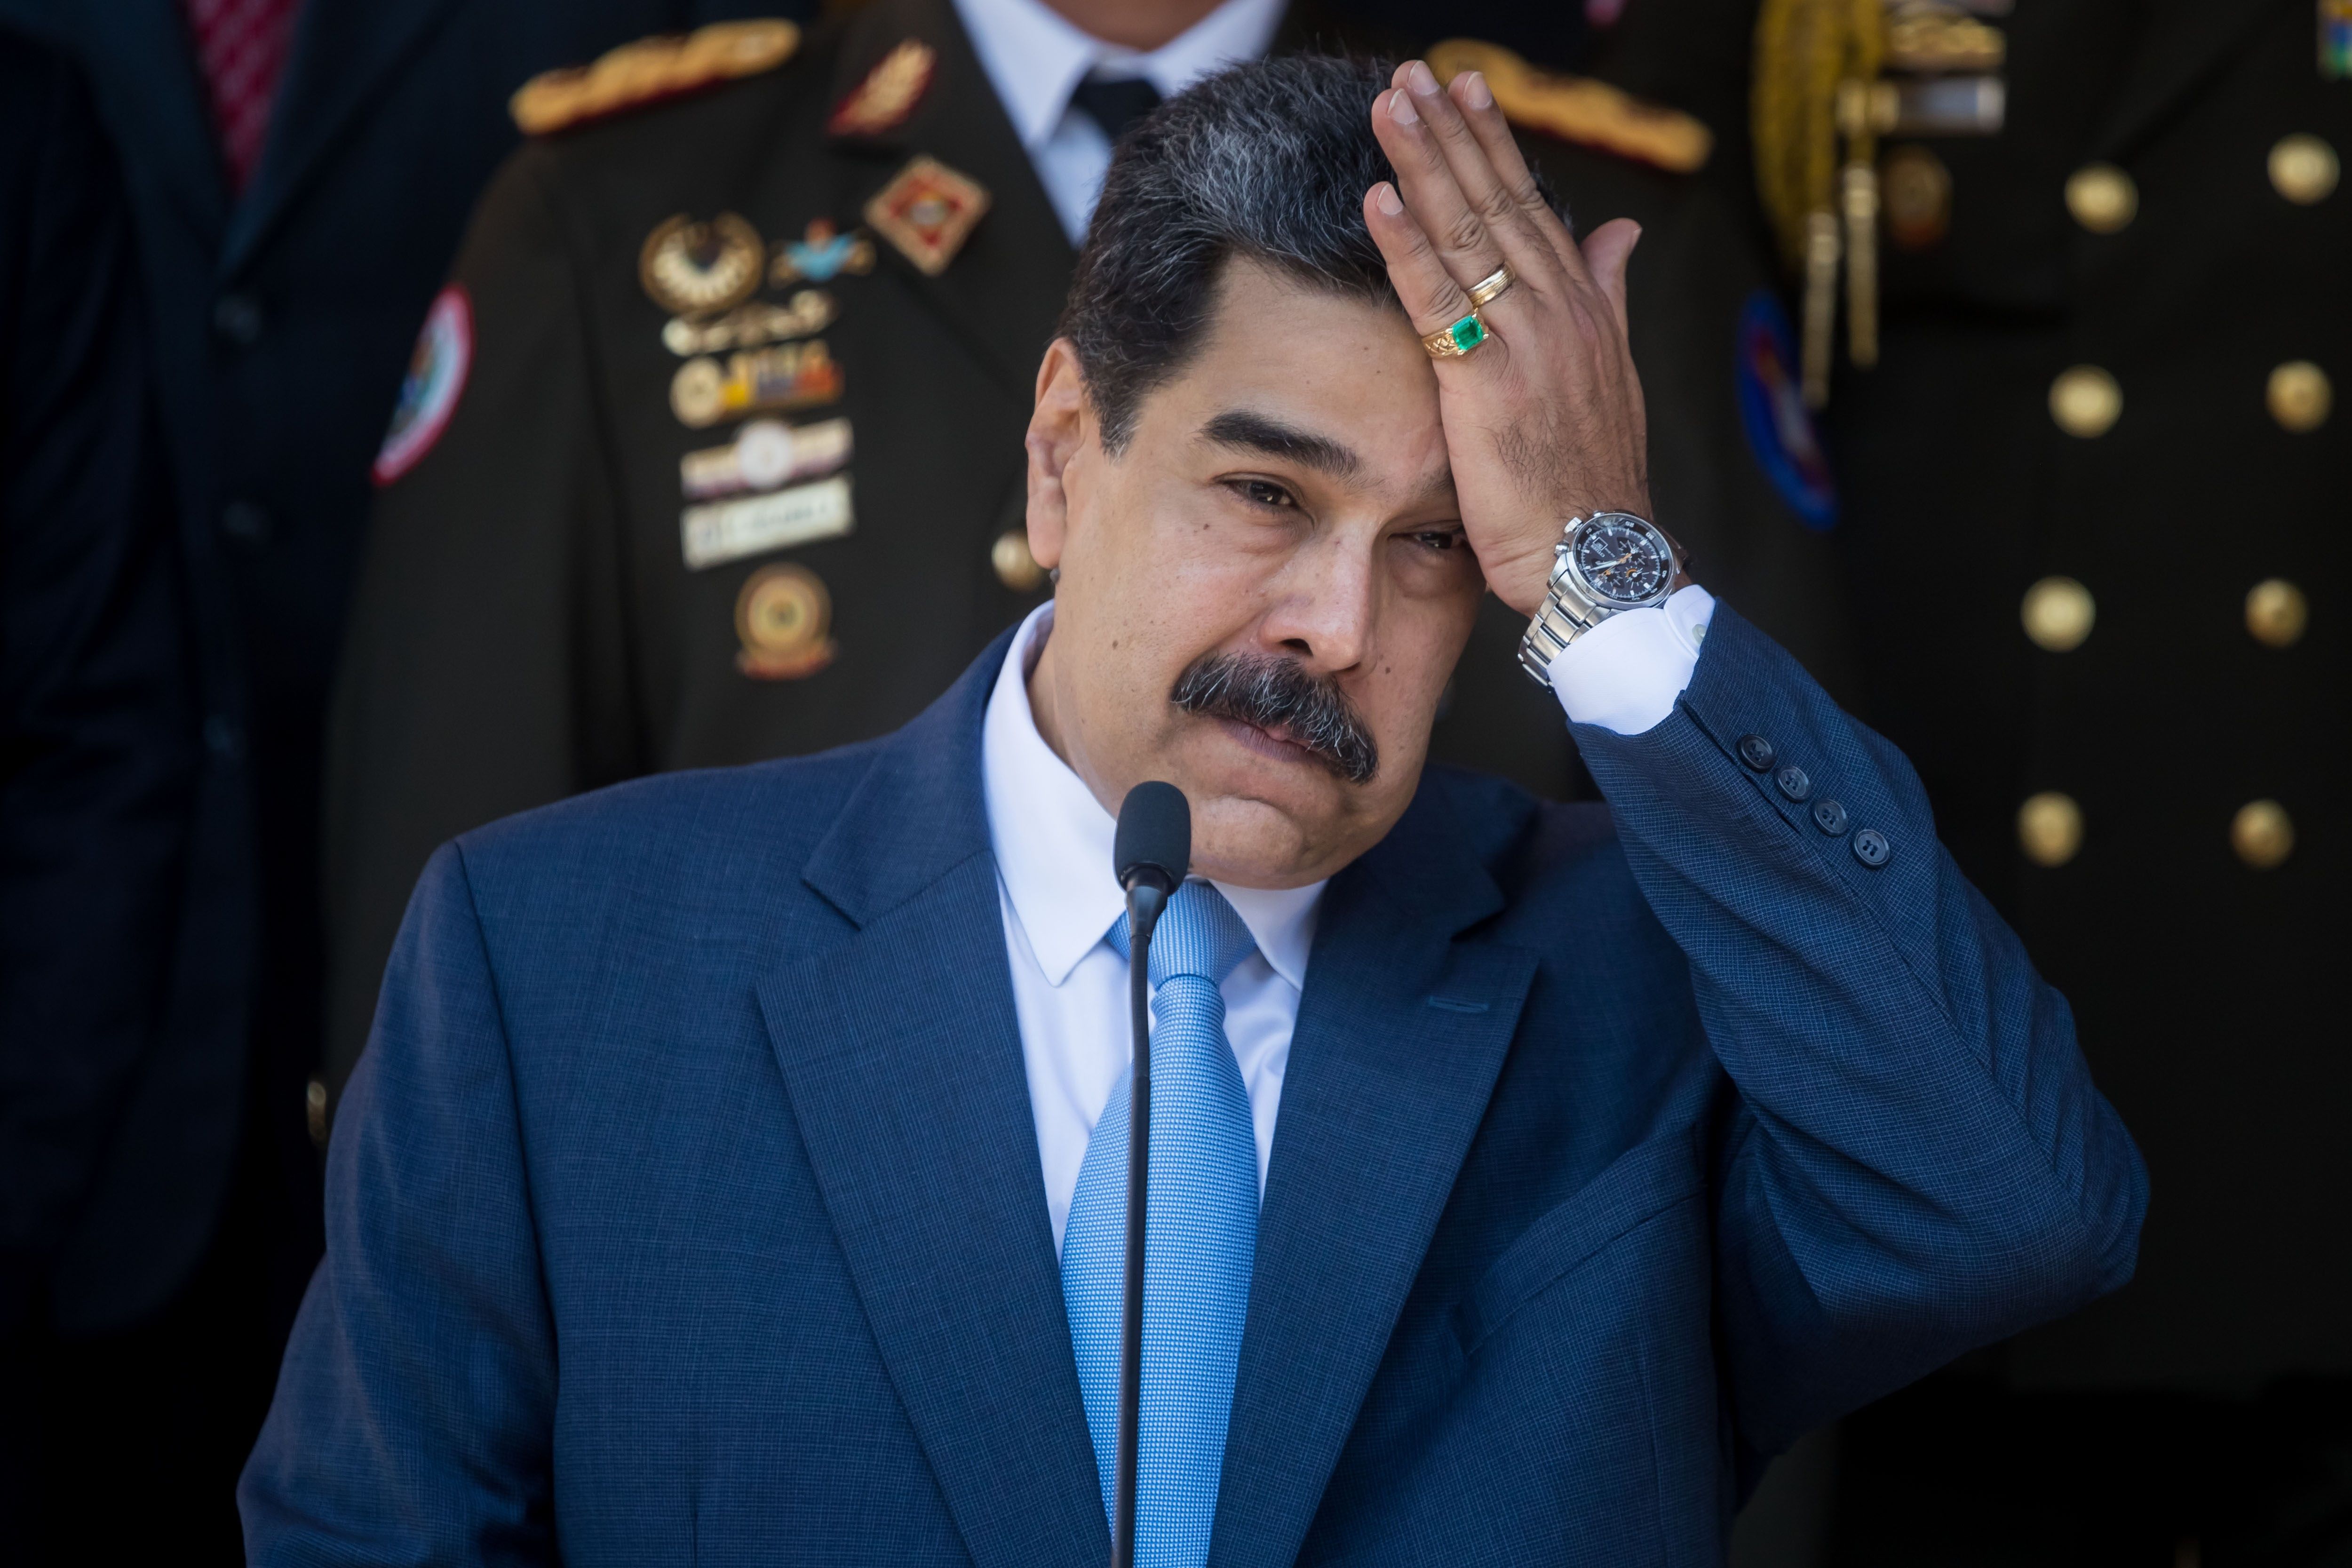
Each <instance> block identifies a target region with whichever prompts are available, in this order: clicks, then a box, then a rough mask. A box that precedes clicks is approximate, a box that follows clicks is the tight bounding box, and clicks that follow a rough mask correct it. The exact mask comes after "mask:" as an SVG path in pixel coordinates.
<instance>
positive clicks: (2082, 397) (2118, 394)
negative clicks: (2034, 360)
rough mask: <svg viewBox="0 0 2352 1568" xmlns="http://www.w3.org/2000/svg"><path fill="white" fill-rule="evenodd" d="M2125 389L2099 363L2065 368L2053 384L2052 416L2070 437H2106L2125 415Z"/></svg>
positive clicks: (2051, 397) (2087, 438)
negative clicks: (2069, 368)
mask: <svg viewBox="0 0 2352 1568" xmlns="http://www.w3.org/2000/svg"><path fill="white" fill-rule="evenodd" d="M2123 412H2124V389H2123V388H2122V387H2120V386H2118V385H2116V378H2115V377H2114V376H2112V375H2109V374H2107V373H2106V372H2105V371H2103V370H2101V369H2100V368H2099V367H2098V366H2097V365H2095V364H2078V365H2076V366H2074V369H2072V370H2065V371H2061V372H2059V374H2058V379H2057V380H2055V381H2053V382H2052V383H2051V384H2050V417H2051V418H2053V419H2055V420H2056V421H2058V428H2060V429H2061V430H2063V431H2064V432H2066V434H2067V435H2069V436H2080V437H2083V438H2084V440H2086V441H2087V440H2089V439H2090V438H2091V437H2094V436H2104V435H2105V434H2106V433H2107V431H2108V430H2109V429H2110V428H2111V427H2113V426H2114V425H2115V422H2116V420H2117V419H2120V418H2121V417H2123Z"/></svg>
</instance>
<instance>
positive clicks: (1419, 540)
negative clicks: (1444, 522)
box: [1405, 528, 1469, 550]
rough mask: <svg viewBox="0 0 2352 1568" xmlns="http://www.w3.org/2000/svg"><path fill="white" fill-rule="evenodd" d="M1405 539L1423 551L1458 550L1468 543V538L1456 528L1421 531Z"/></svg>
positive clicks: (1408, 535)
mask: <svg viewBox="0 0 2352 1568" xmlns="http://www.w3.org/2000/svg"><path fill="white" fill-rule="evenodd" d="M1405 537H1406V538H1408V539H1410V540H1412V542H1414V543H1415V544H1418V545H1420V546H1421V547H1422V548H1423V549H1424V550H1459V549H1460V548H1461V547H1462V546H1463V545H1464V544H1465V543H1467V542H1469V541H1468V537H1467V536H1466V535H1465V534H1464V533H1463V531H1461V530H1460V529H1458V528H1430V529H1423V531H1420V532H1419V533H1409V534H1407V535H1405Z"/></svg>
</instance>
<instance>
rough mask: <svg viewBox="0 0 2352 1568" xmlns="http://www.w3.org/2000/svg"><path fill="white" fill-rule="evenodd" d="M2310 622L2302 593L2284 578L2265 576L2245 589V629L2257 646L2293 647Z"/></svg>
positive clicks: (2308, 610) (2307, 604) (2308, 611)
mask: <svg viewBox="0 0 2352 1568" xmlns="http://www.w3.org/2000/svg"><path fill="white" fill-rule="evenodd" d="M2310 619H2311V605H2310V604H2309V602H2308V601H2306V600H2305V598H2304V596H2303V590H2302V589H2300V588H2298V587H2296V586H2295V585H2294V584H2292V583H2290V582H2288V581H2287V580H2286V579H2285V578H2284V577H2265V578H2263V580H2262V581H2261V582H2259V583H2257V584H2254V585H2253V586H2252V587H2251V588H2249V589H2247V590H2246V630H2248V631H2249V632H2251V633H2252V634H2253V638H2254V640H2255V641H2256V642H2258V643H2267V644H2269V645H2270V646H2271V647H2294V645H2295V644H2296V643H2297V642H2299V641H2301V640H2302V638H2303V628H2304V626H2305V625H2306V624H2307V623H2308V622H2309V621H2310Z"/></svg>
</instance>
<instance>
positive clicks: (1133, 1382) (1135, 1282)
mask: <svg viewBox="0 0 2352 1568" xmlns="http://www.w3.org/2000/svg"><path fill="white" fill-rule="evenodd" d="M1167 907H1168V894H1167V892H1166V891H1165V890H1163V889H1161V888H1160V887H1159V885H1158V884H1157V883H1156V882H1155V881H1153V880H1152V879H1149V878H1145V877H1138V878H1137V879H1135V880H1134V881H1132V882H1130V883H1129V886H1128V889H1127V940H1128V963H1127V996H1128V1018H1129V1026H1131V1028H1132V1030H1133V1033H1134V1038H1135V1054H1134V1065H1133V1068H1132V1070H1131V1077H1130V1079H1129V1085H1128V1095H1127V1294H1126V1300H1125V1301H1124V1303H1123V1310H1122V1311H1121V1314H1120V1319H1119V1353H1118V1462H1117V1465H1118V1468H1117V1479H1116V1481H1115V1483H1114V1486H1113V1490H1112V1493H1111V1496H1112V1505H1111V1531H1110V1563H1111V1568H1135V1460H1136V1451H1137V1448H1138V1446H1139V1437H1138V1423H1137V1417H1138V1415H1139V1407H1140V1405H1141V1404H1142V1396H1143V1224H1144V1215H1145V1211H1146V1209H1147V1208H1148V1207H1149V1206H1150V1192H1151V956H1150V954H1151V932H1152V929H1153V928H1154V927H1155V926H1157V925H1158V924H1159V923H1160V911H1161V910H1164V909H1166V908H1167Z"/></svg>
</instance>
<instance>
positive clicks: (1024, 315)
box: [831, 0, 1076, 406]
mask: <svg viewBox="0 0 2352 1568" xmlns="http://www.w3.org/2000/svg"><path fill="white" fill-rule="evenodd" d="M908 38H919V39H920V40H921V41H922V42H924V43H926V44H929V46H930V47H932V48H933V49H935V50H937V51H938V53H939V59H938V65H937V68H936V71H935V74H934V75H933V77H932V79H931V84H930V87H929V90H928V91H926V92H925V93H924V95H923V97H922V100H920V101H919V103H918V104H917V105H916V106H915V110H914V112H913V113H912V114H911V115H910V116H909V117H908V120H907V121H906V123H905V124H903V125H899V126H896V127H893V128H891V129H889V130H887V131H886V132H882V133H880V134H878V135H874V136H857V137H850V136H836V137H835V138H833V140H832V142H831V145H832V147H833V149H834V151H835V153H836V154H837V155H838V166H839V168H840V170H841V176H840V177H841V181H842V184H841V189H840V210H841V211H842V212H844V213H845V215H848V214H858V213H862V212H863V211H864V210H865V207H866V200H867V198H869V197H870V196H872V195H874V193H875V192H877V191H878V190H880V189H881V188H882V187H883V186H884V185H885V184H888V183H889V181H890V178H891V176H893V175H894V174H898V171H899V170H900V169H902V168H904V167H905V166H906V164H907V163H908V160H909V159H910V158H912V157H914V156H915V155H916V154H917V153H929V154H930V155H931V156H932V157H934V158H937V159H938V160H939V161H940V162H941V163H945V164H947V165H948V166H949V167H950V168H951V169H954V170H955V171H956V172H957V173H959V174H964V175H966V176H968V177H969V178H971V179H973V180H976V181H978V182H979V183H980V184H981V185H982V187H984V188H985V189H986V190H987V191H988V193H989V198H990V200H989V209H988V212H987V214H986V215H985V216H982V218H981V220H980V224H979V226H977V227H976V228H974V229H973V230H972V232H971V237H969V238H968V239H966V240H965V241H964V244H963V247H962V248H961V250H960V251H959V252H958V253H957V254H956V256H955V258H954V259H953V260H951V261H950V262H949V263H948V266H947V268H946V269H945V270H944V271H942V272H940V274H939V276H937V277H931V276H929V275H928V274H926V273H924V272H923V271H922V270H921V269H919V268H917V267H916V266H915V265H914V264H913V263H912V262H910V261H908V259H907V258H905V257H904V256H901V255H900V254H898V250H897V249H896V248H895V247H892V246H891V244H890V243H889V241H887V239H883V238H881V237H879V236H877V237H876V240H875V245H876V248H877V250H878V251H879V252H880V257H881V265H883V266H885V267H888V268H893V269H894V270H895V271H896V272H897V273H898V275H899V276H900V277H901V278H903V279H905V281H906V283H907V285H908V288H909V289H912V290H913V291H914V293H915V294H916V295H917V296H918V297H919V298H920V299H921V300H923V301H924V303H925V304H926V305H928V306H929V308H930V309H931V310H934V311H936V312H937V313H938V314H939V315H940V318H941V320H942V321H944V322H945V323H946V324H947V326H948V327H949V329H950V331H953V332H954V333H955V335H956V336H957V337H958V338H959V339H961V341H962V342H965V343H966V344H968V345H969V346H970V347H971V349H972V350H973V351H974V352H975V353H977V355H978V356H979V358H980V360H981V362H982V363H984V364H986V365H988V366H990V367H991V368H992V370H993V371H994V372H995V373H996V374H997V375H998V376H999V377H1000V378H1002V379H1003V382H1004V384H1005V386H1006V388H1007V389H1008V390H1009V391H1010V392H1012V393H1013V395H1015V396H1017V397H1019V398H1020V399H1021V401H1022V403H1023V404H1024V406H1025V405H1026V404H1027V402H1028V400H1029V397H1030V395H1031V393H1032V391H1033V390H1034V385H1035V383H1036V379H1037V361H1038V359H1039V357H1040V356H1041V355H1043V354H1044V353H1045V345H1046V344H1047V343H1048V342H1052V341H1053V336H1054V324H1055V321H1058V320H1059V319H1060V316H1061V310H1062V298H1063V295H1064V294H1065V293H1066V291H1067V289H1068V288H1069V282H1070V270H1071V268H1072V267H1073V266H1074V265H1075V264H1076V253H1075V252H1074V251H1073V250H1072V249H1071V248H1070V242H1069V239H1068V237H1067V236H1066V235H1065V234H1064V233H1063V232H1062V225H1061V220H1060V219H1059V218H1057V217H1056V216H1055V215H1054V208H1053V204H1052V203H1051V202H1050V201H1048V200H1047V199H1046V195H1045V186H1044V185H1043V184H1040V183H1039V181H1038V179H1037V172H1036V170H1035V168H1034V167H1033V166H1032V165H1031V163H1030V162H1029V154H1028V152H1027V150H1026V149H1024V147H1023V146H1022V145H1021V142H1020V139H1019V138H1018V137H1017V136H1015V135H1014V134H1013V124H1012V121H1009V120H1007V119H1006V118H1005V114H1004V110H1003V106H1002V105H1001V104H1000V103H999V102H998V101H997V97H996V89H995V87H994V86H993V84H992V83H991V82H990V81H989V79H988V73H987V72H986V71H985V70H984V69H982V67H981V64H980V59H979V58H978V57H977V56H976V55H974V54H973V53H972V48H971V40H970V39H969V38H967V37H965V36H964V31H963V26H962V24H961V22H959V21H958V20H957V19H956V16H955V13H954V11H953V9H952V8H951V7H950V6H949V5H946V4H945V3H944V0H878V3H877V4H875V5H870V6H868V7H867V8H866V9H865V10H864V11H862V12H860V13H858V14H857V16H855V17H854V18H853V19H852V20H851V22H850V24H849V29H848V33H847V35H846V37H845V38H844V39H843V47H842V50H841V55H840V63H839V68H838V72H837V75H836V79H835V83H834V88H835V101H836V102H837V101H839V100H840V99H842V98H844V97H846V96H847V95H848V94H849V92H850V91H851V90H852V89H855V88H856V86H857V84H858V83H859V82H860V81H862V80H864V79H865V77H866V72H867V71H869V70H870V69H872V68H873V67H874V65H875V64H876V62H877V61H879V60H880V59H881V58H883V57H884V56H885V55H887V54H888V53H889V52H890V51H891V50H892V49H893V48H895V47H898V44H899V43H901V42H902V41H904V40H906V39H908Z"/></svg>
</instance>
